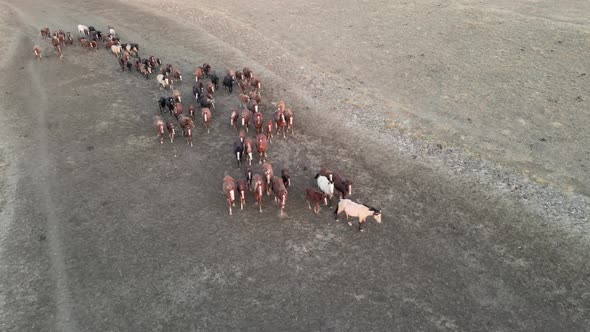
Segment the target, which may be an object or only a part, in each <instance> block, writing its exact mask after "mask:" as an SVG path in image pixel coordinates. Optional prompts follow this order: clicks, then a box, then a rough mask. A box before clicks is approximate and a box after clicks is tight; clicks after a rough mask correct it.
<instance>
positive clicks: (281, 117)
mask: <svg viewBox="0 0 590 332" xmlns="http://www.w3.org/2000/svg"><path fill="white" fill-rule="evenodd" d="M273 118H274V120H275V128H276V130H277V137H278V136H279V131H282V132H283V138H285V137H287V135H286V134H285V128H286V126H287V120H285V112H284V111H281V110H276V111H275V112H274V114H273Z"/></svg>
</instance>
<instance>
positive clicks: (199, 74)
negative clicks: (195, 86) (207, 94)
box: [195, 67, 204, 82]
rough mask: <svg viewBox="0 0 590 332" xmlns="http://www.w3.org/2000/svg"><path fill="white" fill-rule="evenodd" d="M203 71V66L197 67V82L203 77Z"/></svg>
mask: <svg viewBox="0 0 590 332" xmlns="http://www.w3.org/2000/svg"><path fill="white" fill-rule="evenodd" d="M203 73H204V71H203V68H201V67H197V69H195V82H198V81H199V80H200V79H201V78H203Z"/></svg>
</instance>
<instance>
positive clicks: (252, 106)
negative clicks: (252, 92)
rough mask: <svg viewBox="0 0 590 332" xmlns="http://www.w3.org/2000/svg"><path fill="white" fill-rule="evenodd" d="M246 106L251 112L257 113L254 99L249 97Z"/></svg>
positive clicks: (256, 104)
mask: <svg viewBox="0 0 590 332" xmlns="http://www.w3.org/2000/svg"><path fill="white" fill-rule="evenodd" d="M246 108H247V109H248V110H249V111H250V112H253V113H258V103H257V102H256V100H254V99H250V101H248V103H247V104H246Z"/></svg>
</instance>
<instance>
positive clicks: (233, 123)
mask: <svg viewBox="0 0 590 332" xmlns="http://www.w3.org/2000/svg"><path fill="white" fill-rule="evenodd" d="M239 116H240V113H238V110H237V109H235V108H234V109H232V110H231V115H230V116H229V121H230V122H229V123H230V124H231V126H232V127H234V128H235V129H236V131H238V117H239Z"/></svg>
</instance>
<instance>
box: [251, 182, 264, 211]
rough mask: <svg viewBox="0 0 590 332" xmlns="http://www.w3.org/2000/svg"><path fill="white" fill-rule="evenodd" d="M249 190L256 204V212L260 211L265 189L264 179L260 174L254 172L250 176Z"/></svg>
mask: <svg viewBox="0 0 590 332" xmlns="http://www.w3.org/2000/svg"><path fill="white" fill-rule="evenodd" d="M250 190H252V192H253V193H254V200H255V201H256V204H257V205H258V212H262V197H263V195H264V191H265V185H264V179H263V177H262V175H260V174H255V175H254V176H253V177H252V183H251V184H250Z"/></svg>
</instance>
